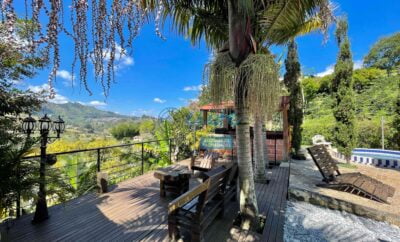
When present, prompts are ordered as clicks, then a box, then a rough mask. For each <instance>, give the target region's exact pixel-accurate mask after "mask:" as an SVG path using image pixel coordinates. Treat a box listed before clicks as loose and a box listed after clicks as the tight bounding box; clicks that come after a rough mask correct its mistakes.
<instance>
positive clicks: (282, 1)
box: [257, 0, 334, 44]
mask: <svg viewBox="0 0 400 242" xmlns="http://www.w3.org/2000/svg"><path fill="white" fill-rule="evenodd" d="M333 9H334V7H333V5H332V4H331V3H330V1H329V0H302V1H299V0H278V1H275V3H273V4H270V5H269V6H268V7H267V8H266V9H265V10H264V11H261V12H259V14H258V15H257V17H258V18H257V26H258V28H259V32H260V35H259V36H261V41H262V42H266V43H267V44H284V43H286V42H288V41H289V40H291V39H293V38H294V37H295V36H296V35H298V34H306V33H309V32H312V31H315V30H317V29H321V30H322V31H323V32H324V33H327V28H328V27H329V24H330V23H331V22H333V21H334V17H333Z"/></svg>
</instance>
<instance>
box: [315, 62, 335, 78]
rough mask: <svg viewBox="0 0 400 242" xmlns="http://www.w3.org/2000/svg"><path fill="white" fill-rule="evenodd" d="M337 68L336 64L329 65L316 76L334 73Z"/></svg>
mask: <svg viewBox="0 0 400 242" xmlns="http://www.w3.org/2000/svg"><path fill="white" fill-rule="evenodd" d="M334 70H335V65H334V64H332V65H329V66H328V67H326V68H325V71H323V72H320V73H317V74H316V76H318V77H323V76H327V75H330V74H332V73H333V71H334Z"/></svg>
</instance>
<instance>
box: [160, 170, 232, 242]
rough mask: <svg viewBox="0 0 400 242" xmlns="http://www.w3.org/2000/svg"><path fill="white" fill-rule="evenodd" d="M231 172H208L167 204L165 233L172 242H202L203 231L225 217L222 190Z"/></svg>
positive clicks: (223, 190) (223, 193)
mask: <svg viewBox="0 0 400 242" xmlns="http://www.w3.org/2000/svg"><path fill="white" fill-rule="evenodd" d="M231 171H232V167H229V168H225V167H224V166H220V167H218V168H216V169H214V170H211V171H210V172H207V173H206V176H207V177H206V178H205V179H204V181H203V183H201V184H200V185H198V186H196V187H194V188H193V189H191V190H190V191H188V192H186V193H185V194H182V195H181V196H180V197H178V198H177V199H175V200H174V201H172V202H171V203H170V204H169V206H168V231H169V236H170V238H171V239H172V240H177V239H179V238H182V237H183V238H184V240H185V241H186V240H188V241H202V240H203V236H204V230H205V229H206V228H207V227H208V226H209V225H210V224H211V223H212V222H213V221H214V220H215V219H216V218H217V217H218V216H219V217H222V216H223V215H224V204H225V195H226V193H225V192H226V190H225V189H226V187H227V186H226V185H227V181H228V179H229V175H230V173H231ZM188 237H190V238H188Z"/></svg>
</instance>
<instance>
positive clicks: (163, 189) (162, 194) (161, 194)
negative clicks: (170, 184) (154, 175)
mask: <svg viewBox="0 0 400 242" xmlns="http://www.w3.org/2000/svg"><path fill="white" fill-rule="evenodd" d="M165 196H166V194H165V184H164V181H163V180H161V181H160V197H165Z"/></svg>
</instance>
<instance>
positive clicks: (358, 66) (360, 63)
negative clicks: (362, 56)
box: [353, 60, 363, 70]
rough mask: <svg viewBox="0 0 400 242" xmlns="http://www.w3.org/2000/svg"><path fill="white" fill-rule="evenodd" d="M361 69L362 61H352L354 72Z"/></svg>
mask: <svg viewBox="0 0 400 242" xmlns="http://www.w3.org/2000/svg"><path fill="white" fill-rule="evenodd" d="M362 67H363V60H355V61H354V66H353V68H354V70H357V69H361V68H362Z"/></svg>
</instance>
